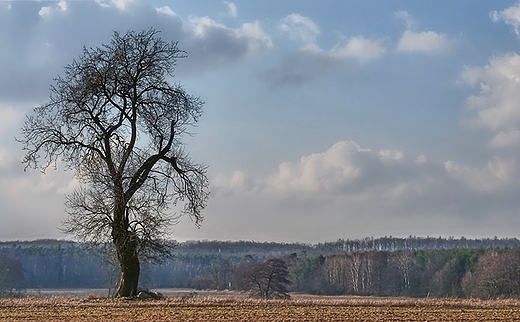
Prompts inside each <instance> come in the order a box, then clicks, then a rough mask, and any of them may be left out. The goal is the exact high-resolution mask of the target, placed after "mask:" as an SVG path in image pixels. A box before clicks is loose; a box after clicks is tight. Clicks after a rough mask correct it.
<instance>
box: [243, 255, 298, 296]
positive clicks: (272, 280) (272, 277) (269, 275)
mask: <svg viewBox="0 0 520 322" xmlns="http://www.w3.org/2000/svg"><path fill="white" fill-rule="evenodd" d="M243 278H244V279H245V281H246V282H245V286H246V288H247V289H248V290H249V291H250V292H251V295H253V296H257V297H260V298H263V299H271V298H285V299H287V298H289V297H290V296H289V291H288V290H287V286H288V285H289V284H290V281H289V269H288V268H287V264H286V263H285V261H284V260H283V259H281V258H273V259H269V260H267V261H265V262H263V263H258V264H256V265H254V266H252V267H251V268H250V269H249V270H247V271H245V272H244V276H243Z"/></svg>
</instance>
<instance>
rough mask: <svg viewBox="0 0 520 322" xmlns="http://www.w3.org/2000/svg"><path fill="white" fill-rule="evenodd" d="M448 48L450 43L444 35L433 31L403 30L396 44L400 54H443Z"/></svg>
mask: <svg viewBox="0 0 520 322" xmlns="http://www.w3.org/2000/svg"><path fill="white" fill-rule="evenodd" d="M449 48H450V41H449V40H448V39H447V38H446V36H445V35H442V34H438V33H436V32H433V31H425V32H415V31H411V30H405V31H404V33H403V36H402V37H401V39H400V40H399V43H398V44H397V50H398V51H400V52H410V53H412V52H426V53H443V52H446V51H447V50H448V49H449Z"/></svg>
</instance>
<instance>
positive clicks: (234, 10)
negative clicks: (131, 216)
mask: <svg viewBox="0 0 520 322" xmlns="http://www.w3.org/2000/svg"><path fill="white" fill-rule="evenodd" d="M224 3H225V4H226V6H227V8H228V12H227V14H228V15H229V16H231V17H235V18H236V17H237V16H238V9H237V6H236V5H235V4H234V3H233V2H228V1H224Z"/></svg>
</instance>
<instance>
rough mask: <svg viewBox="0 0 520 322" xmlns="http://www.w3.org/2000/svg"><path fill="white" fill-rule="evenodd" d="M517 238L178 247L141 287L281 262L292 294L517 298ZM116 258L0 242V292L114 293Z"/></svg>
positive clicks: (43, 244) (236, 284) (46, 243)
mask: <svg viewBox="0 0 520 322" xmlns="http://www.w3.org/2000/svg"><path fill="white" fill-rule="evenodd" d="M519 246H520V240H518V239H516V238H509V239H499V238H494V239H465V238H461V239H455V238H431V237H427V238H420V237H412V236H410V237H408V238H395V237H383V238H365V239H360V240H338V241H336V242H329V243H321V244H314V245H309V244H298V243H260V242H251V241H239V242H222V241H190V242H184V243H178V244H177V246H176V247H175V250H174V256H173V257H172V258H169V259H165V260H164V261H162V262H160V263H151V262H150V263H147V262H145V263H143V265H142V267H141V279H140V284H141V287H143V288H150V289H153V288H193V289H206V290H207V289H215V290H224V289H230V290H238V291H242V290H246V289H247V285H246V284H247V283H245V282H244V281H246V280H248V278H249V280H250V276H248V274H251V273H250V272H253V271H255V270H254V269H252V268H254V267H255V265H256V266H258V265H260V264H262V263H265V262H266V261H269V260H271V261H272V260H273V259H276V260H277V263H281V264H282V265H283V269H284V270H286V271H287V275H286V276H287V283H286V284H287V290H288V291H289V292H299V293H309V294H322V295H343V294H345V295H346V294H352V295H374V296H412V297H427V296H432V297H447V296H448V297H478V298H496V297H518V296H520V247H519ZM118 277H119V276H118V269H117V268H116V267H115V266H114V262H113V261H111V260H110V256H108V255H106V254H105V253H103V252H101V251H100V249H98V248H92V247H88V245H86V244H82V243H76V242H71V241H61V240H37V241H13V242H0V293H3V294H11V293H12V292H15V291H16V292H18V291H20V290H23V289H26V288H30V289H46V288H105V289H107V290H109V289H112V288H113V287H114V286H115V285H116V282H117V279H118Z"/></svg>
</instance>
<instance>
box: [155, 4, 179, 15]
mask: <svg viewBox="0 0 520 322" xmlns="http://www.w3.org/2000/svg"><path fill="white" fill-rule="evenodd" d="M155 11H157V12H158V13H162V14H165V15H167V16H172V17H176V16H177V14H176V13H175V11H173V10H172V9H171V8H170V7H168V6H162V7H159V8H155Z"/></svg>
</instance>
